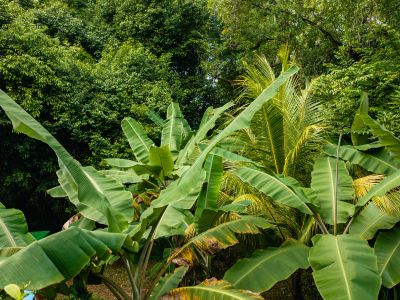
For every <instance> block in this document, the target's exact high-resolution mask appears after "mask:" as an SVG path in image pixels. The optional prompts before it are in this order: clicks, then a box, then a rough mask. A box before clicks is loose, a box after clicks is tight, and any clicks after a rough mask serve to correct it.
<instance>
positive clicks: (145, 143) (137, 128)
mask: <svg viewBox="0 0 400 300" xmlns="http://www.w3.org/2000/svg"><path fill="white" fill-rule="evenodd" d="M121 127H122V131H123V132H124V134H125V136H126V138H127V139H128V143H129V145H130V146H131V149H132V151H133V154H134V155H135V157H136V159H137V160H138V161H140V162H142V163H144V164H148V163H149V151H150V147H151V146H153V145H154V143H153V141H152V140H150V139H149V138H148V137H147V134H146V132H145V131H144V129H143V127H142V125H140V124H139V123H138V122H137V121H135V120H134V119H132V118H130V117H127V118H124V119H123V120H122V122H121Z"/></svg>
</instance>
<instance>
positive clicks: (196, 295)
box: [161, 280, 264, 300]
mask: <svg viewBox="0 0 400 300" xmlns="http://www.w3.org/2000/svg"><path fill="white" fill-rule="evenodd" d="M168 297H172V299H187V300H195V299H207V300H252V299H259V300H262V299H264V298H262V297H261V296H260V295H258V294H255V293H252V292H250V291H241V290H236V289H233V288H232V286H231V285H230V284H229V283H227V282H225V281H222V280H220V281H217V280H206V281H205V282H203V283H202V284H200V285H195V286H189V287H182V288H178V289H175V290H172V291H171V295H168ZM168 297H166V298H165V300H166V299H171V298H168ZM161 300H164V299H163V298H161Z"/></svg>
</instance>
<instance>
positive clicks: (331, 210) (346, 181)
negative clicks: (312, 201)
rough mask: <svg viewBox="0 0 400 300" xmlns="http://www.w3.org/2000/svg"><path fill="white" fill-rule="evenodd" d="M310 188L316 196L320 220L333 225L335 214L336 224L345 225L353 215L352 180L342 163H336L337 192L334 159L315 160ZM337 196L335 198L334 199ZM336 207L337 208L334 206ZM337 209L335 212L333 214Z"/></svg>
mask: <svg viewBox="0 0 400 300" xmlns="http://www.w3.org/2000/svg"><path fill="white" fill-rule="evenodd" d="M311 177H312V180H311V188H312V189H313V190H314V192H315V193H316V194H317V197H318V202H319V206H318V207H317V208H316V209H317V211H318V212H319V214H320V215H321V217H322V219H323V220H324V221H325V222H326V223H328V224H331V225H333V223H334V220H335V214H337V223H338V224H339V223H345V222H346V221H347V220H348V218H349V216H352V215H353V213H354V205H353V204H351V203H350V201H352V200H353V196H354V195H353V194H354V190H353V180H352V178H351V177H350V175H349V173H348V171H347V169H346V165H345V163H344V162H343V161H339V162H338V179H339V182H338V190H337V195H336V194H335V188H336V159H334V158H332V157H324V158H320V159H317V160H316V161H315V163H314V170H313V171H312V173H311ZM336 196H337V198H336ZM336 205H337V206H336ZM335 207H337V212H335Z"/></svg>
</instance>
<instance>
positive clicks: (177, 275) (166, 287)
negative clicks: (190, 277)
mask: <svg viewBox="0 0 400 300" xmlns="http://www.w3.org/2000/svg"><path fill="white" fill-rule="evenodd" d="M188 270H189V268H188V267H179V268H177V269H176V270H175V271H174V273H171V274H167V275H165V276H164V277H162V278H161V279H160V281H159V282H158V283H157V285H156V286H155V287H154V289H153V290H152V292H151V295H150V297H149V300H158V299H161V297H162V296H163V295H164V294H166V293H169V291H170V290H172V289H174V288H176V287H178V285H179V283H180V282H181V280H182V279H183V276H185V274H186V272H187V271H188Z"/></svg>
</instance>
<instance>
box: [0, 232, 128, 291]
mask: <svg viewBox="0 0 400 300" xmlns="http://www.w3.org/2000/svg"><path fill="white" fill-rule="evenodd" d="M125 239H126V235H124V234H118V233H107V232H88V231H84V230H81V229H78V228H76V227H72V228H70V229H68V230H65V231H61V232H59V233H56V234H53V235H51V236H49V237H47V238H44V239H42V240H40V241H36V242H33V243H31V244H30V245H29V246H27V247H25V248H24V249H22V250H20V251H18V252H17V253H16V254H14V255H12V256H10V257H9V258H7V259H5V260H2V261H0V270H7V272H0V289H1V288H4V286H6V285H7V284H9V283H15V284H17V285H19V286H24V285H28V286H27V288H28V289H30V290H37V289H41V288H44V287H47V286H49V285H52V284H55V283H58V282H61V281H63V280H66V279H70V278H73V277H74V276H76V275H77V274H78V273H79V272H80V271H81V270H82V269H83V268H84V267H85V266H86V265H87V264H88V263H89V262H90V260H91V258H92V257H94V256H97V257H98V258H99V259H107V258H108V257H109V256H110V254H111V251H119V249H121V247H122V245H123V243H124V241H125Z"/></svg>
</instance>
